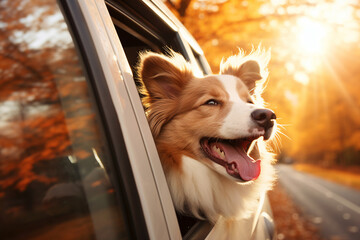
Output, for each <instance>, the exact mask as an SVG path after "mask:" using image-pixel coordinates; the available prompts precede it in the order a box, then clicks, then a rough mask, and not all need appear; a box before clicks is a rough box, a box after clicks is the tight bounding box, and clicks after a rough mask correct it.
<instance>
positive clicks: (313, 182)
mask: <svg viewBox="0 0 360 240" xmlns="http://www.w3.org/2000/svg"><path fill="white" fill-rule="evenodd" d="M277 170H278V174H279V181H280V184H281V185H282V186H283V187H284V188H285V190H286V191H287V192H288V193H289V195H290V196H291V197H292V199H293V200H294V202H295V203H296V204H297V205H298V207H299V208H300V209H301V211H302V212H303V213H304V214H305V216H306V217H307V218H309V219H310V220H311V221H312V222H313V223H315V224H316V225H317V226H318V228H319V230H320V234H321V235H322V236H323V237H324V238H325V239H329V240H330V239H331V240H333V239H336V240H338V239H339V240H340V239H341V240H360V191H357V190H353V189H350V188H348V187H345V186H342V185H339V184H335V183H332V182H329V181H326V180H324V179H321V178H318V177H315V176H313V175H310V174H306V173H302V172H299V171H296V170H294V169H293V168H292V166H290V165H278V166H277Z"/></svg>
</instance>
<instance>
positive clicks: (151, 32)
mask: <svg viewBox="0 0 360 240" xmlns="http://www.w3.org/2000/svg"><path fill="white" fill-rule="evenodd" d="M106 3H107V7H108V10H109V13H110V15H111V17H112V21H113V23H114V26H115V29H116V32H117V34H118V36H119V39H120V42H121V45H122V47H123V49H124V52H125V54H126V58H127V61H128V62H129V65H130V67H131V69H132V71H133V75H134V79H135V81H137V78H138V76H137V71H136V66H137V64H138V61H139V53H141V52H143V51H154V52H158V53H165V54H166V51H167V49H169V48H171V49H173V50H174V51H177V52H179V53H180V54H182V55H183V56H184V58H185V59H187V60H190V59H189V54H195V53H196V52H195V51H194V50H193V49H191V48H189V49H191V52H186V49H185V48H184V47H183V45H184V44H187V43H184V42H182V41H183V39H182V38H181V37H180V36H179V33H178V32H177V31H175V30H174V29H172V28H171V27H169V26H168V25H167V23H166V20H165V19H162V18H161V17H160V16H158V15H152V16H151V13H152V12H151V11H150V12H149V11H148V10H147V6H146V5H144V4H143V5H142V4H140V3H138V2H137V1H135V2H132V3H130V1H128V2H127V3H119V2H116V1H111V0H108V1H106ZM131 4H132V5H131ZM134 9H136V11H134ZM152 14H153V13H152ZM144 16H146V18H145V17H144ZM193 59H196V62H195V63H194V64H195V65H196V67H198V68H199V69H201V71H202V72H203V73H205V69H204V68H203V66H202V65H201V64H202V62H201V60H200V56H199V54H197V55H196V57H195V55H194V58H193ZM137 85H138V83H137ZM176 216H177V219H178V222H179V228H180V231H181V235H182V236H183V237H185V238H186V237H187V235H188V233H190V232H196V231H197V229H200V226H203V225H206V224H204V222H203V221H199V220H198V219H196V218H194V217H192V216H187V215H182V214H180V213H176ZM209 226H210V225H209V224H207V225H206V231H207V232H209V231H210V229H211V228H210V227H209ZM202 229H204V228H202ZM204 235H206V233H205V234H203V235H202V236H204ZM189 239H192V238H189Z"/></svg>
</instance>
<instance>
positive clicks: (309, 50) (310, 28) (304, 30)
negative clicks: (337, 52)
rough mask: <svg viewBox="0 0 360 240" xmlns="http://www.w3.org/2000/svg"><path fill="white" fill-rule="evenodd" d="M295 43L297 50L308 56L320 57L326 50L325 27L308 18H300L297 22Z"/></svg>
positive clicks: (326, 35)
mask: <svg viewBox="0 0 360 240" xmlns="http://www.w3.org/2000/svg"><path fill="white" fill-rule="evenodd" d="M297 24H298V32H297V43H298V47H299V48H300V49H299V50H300V51H301V52H302V53H303V54H306V55H308V56H310V57H311V56H312V57H315V56H320V55H323V54H324V53H325V50H326V47H325V46H326V38H327V37H329V36H328V32H327V29H326V26H325V25H324V24H321V23H319V22H315V21H312V20H310V19H309V18H305V17H304V18H300V19H299V20H298V22H297Z"/></svg>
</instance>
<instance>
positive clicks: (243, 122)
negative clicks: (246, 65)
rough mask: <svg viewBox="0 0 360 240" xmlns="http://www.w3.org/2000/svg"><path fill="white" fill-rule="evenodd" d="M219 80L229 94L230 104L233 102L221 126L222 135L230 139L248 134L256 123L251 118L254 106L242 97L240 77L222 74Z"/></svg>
mask: <svg viewBox="0 0 360 240" xmlns="http://www.w3.org/2000/svg"><path fill="white" fill-rule="evenodd" d="M218 80H219V81H220V82H221V83H222V84H223V86H224V88H225V90H226V91H227V93H228V94H229V104H232V106H231V110H230V112H229V114H228V115H227V116H226V118H225V119H224V122H223V123H222V126H221V128H220V134H221V136H223V137H224V138H228V139H235V138H241V137H244V136H248V135H249V133H250V132H249V129H251V127H252V126H253V125H254V124H253V122H252V120H251V113H252V111H254V106H253V105H252V104H248V103H246V102H244V101H243V100H242V99H241V98H240V96H239V93H238V91H237V84H240V79H239V78H237V77H235V76H231V75H220V76H218ZM244 87H245V86H244Z"/></svg>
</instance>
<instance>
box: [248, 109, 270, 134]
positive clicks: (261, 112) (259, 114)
mask: <svg viewBox="0 0 360 240" xmlns="http://www.w3.org/2000/svg"><path fill="white" fill-rule="evenodd" d="M251 118H252V119H253V120H254V121H255V122H256V123H257V124H258V125H259V126H260V127H263V128H265V130H267V129H269V128H271V127H273V126H274V121H272V120H275V119H276V115H275V113H274V112H273V111H271V110H270V109H265V108H263V109H257V110H255V111H253V112H252V113H251Z"/></svg>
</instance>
